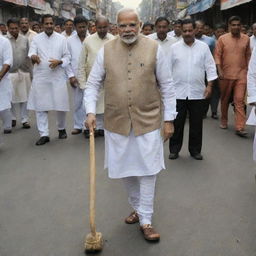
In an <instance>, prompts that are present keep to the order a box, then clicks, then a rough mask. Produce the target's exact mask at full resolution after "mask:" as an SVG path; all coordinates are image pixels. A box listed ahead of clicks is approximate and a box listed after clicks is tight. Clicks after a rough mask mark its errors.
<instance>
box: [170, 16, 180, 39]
mask: <svg viewBox="0 0 256 256" xmlns="http://www.w3.org/2000/svg"><path fill="white" fill-rule="evenodd" d="M181 26H182V21H181V20H175V21H174V23H173V30H172V31H171V32H168V34H167V35H168V36H171V37H173V38H174V39H176V41H179V40H182V34H181Z"/></svg>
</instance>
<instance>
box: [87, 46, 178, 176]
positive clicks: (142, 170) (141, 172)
mask: <svg viewBox="0 0 256 256" xmlns="http://www.w3.org/2000/svg"><path fill="white" fill-rule="evenodd" d="M155 73H156V79H157V81H158V84H159V87H160V91H161V96H162V102H163V106H164V120H166V121H167V120H174V119H175V117H176V99H175V90H174V87H172V85H171V73H170V68H169V65H168V63H167V60H166V58H165V55H164V52H163V50H162V49H161V47H159V48H158V52H157V62H156V71H155ZM104 78H105V69H104V48H102V49H101V50H100V52H99V54H98V56H97V59H96V61H95V63H94V65H93V68H92V71H91V73H90V76H89V79H88V81H87V85H86V89H85V94H84V102H85V108H86V113H94V114H95V113H96V101H97V97H98V95H99V91H100V89H101V87H102V83H103V81H104ZM142 97H143V96H142ZM105 168H108V173H109V177H110V178H114V179H118V178H124V177H130V176H149V175H155V174H157V173H158V172H160V171H161V170H162V169H164V168H165V165H164V154H163V139H162V137H161V131H160V129H157V130H154V131H152V132H149V133H146V134H144V135H140V136H137V137H135V136H134V133H133V131H131V133H130V135H129V136H123V135H120V134H117V133H113V132H109V131H107V130H106V131H105Z"/></svg>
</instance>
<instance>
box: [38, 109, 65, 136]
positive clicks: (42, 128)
mask: <svg viewBox="0 0 256 256" xmlns="http://www.w3.org/2000/svg"><path fill="white" fill-rule="evenodd" d="M56 115H57V127H58V130H63V129H65V126H66V125H65V123H66V112H64V111H56ZM36 122H37V129H38V131H39V134H40V137H43V136H49V125H48V111H36Z"/></svg>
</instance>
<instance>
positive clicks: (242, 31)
mask: <svg viewBox="0 0 256 256" xmlns="http://www.w3.org/2000/svg"><path fill="white" fill-rule="evenodd" d="M241 33H243V34H245V35H247V29H246V27H241Z"/></svg>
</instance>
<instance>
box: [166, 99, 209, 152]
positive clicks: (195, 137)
mask: <svg viewBox="0 0 256 256" xmlns="http://www.w3.org/2000/svg"><path fill="white" fill-rule="evenodd" d="M177 112H178V114H177V117H176V119H175V120H174V129H175V131H174V135H173V136H172V138H171V139H170V141H169V149H170V153H179V152H180V150H181V147H182V143H183V133H184V126H185V122H186V116H187V112H188V113H189V143H188V150H189V152H190V154H192V155H194V154H198V153H201V149H202V136H203V116H204V113H205V100H204V99H203V100H188V99H186V100H177Z"/></svg>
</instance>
